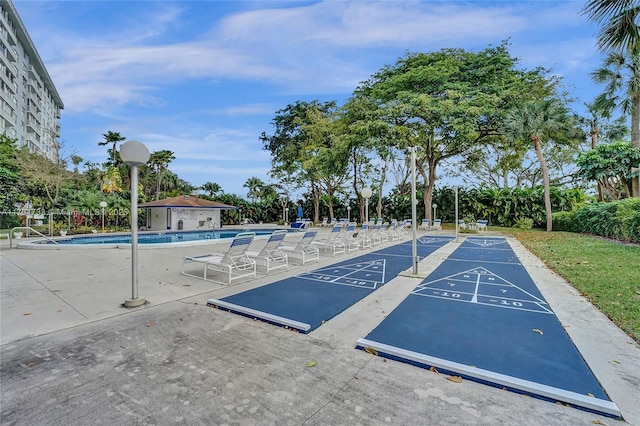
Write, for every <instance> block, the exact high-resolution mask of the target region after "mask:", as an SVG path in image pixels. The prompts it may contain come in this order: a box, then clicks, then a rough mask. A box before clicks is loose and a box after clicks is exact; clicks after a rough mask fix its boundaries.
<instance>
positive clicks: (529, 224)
mask: <svg viewBox="0 0 640 426" xmlns="http://www.w3.org/2000/svg"><path fill="white" fill-rule="evenodd" d="M515 227H516V228H519V229H524V230H528V229H531V228H533V219H530V218H528V217H521V218H520V219H518V220H517V221H516V224H515Z"/></svg>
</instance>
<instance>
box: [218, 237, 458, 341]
mask: <svg viewBox="0 0 640 426" xmlns="http://www.w3.org/2000/svg"><path fill="white" fill-rule="evenodd" d="M449 241H451V238H443V237H432V238H424V237H423V238H421V239H420V240H418V245H417V248H418V256H419V257H421V258H423V257H426V256H428V255H429V254H431V253H433V252H434V251H435V250H437V249H438V248H440V247H442V246H444V245H445V244H446V243H448V242H449ZM412 260H413V257H412V243H411V242H404V243H400V244H396V245H394V246H390V247H386V248H384V249H381V250H378V251H375V252H371V253H368V254H363V255H361V256H357V257H354V258H352V259H348V260H344V261H341V262H339V263H336V264H332V265H329V266H325V267H322V268H318V269H315V270H312V271H310V272H304V273H301V274H299V275H296V276H294V277H291V278H286V279H283V280H281V281H277V282H274V283H272V284H268V285H265V286H262V287H258V288H255V289H252V290H248V291H245V292H242V293H238V294H235V295H233V296H229V297H225V298H222V299H209V301H208V303H207V304H208V305H210V306H214V307H218V308H221V309H227V310H230V311H232V312H236V313H239V314H243V315H247V316H250V317H253V318H258V319H262V320H265V321H269V322H272V323H274V324H277V325H282V326H287V327H290V328H293V329H297V330H300V331H302V332H305V333H307V332H310V331H312V330H314V329H316V328H318V327H319V326H320V325H322V323H323V322H324V321H328V320H330V319H331V318H333V317H334V316H336V315H338V314H339V313H341V312H342V311H344V310H345V309H347V308H349V307H350V306H352V305H353V304H355V303H356V302H358V301H359V300H361V299H363V298H364V297H366V296H368V295H369V294H371V293H373V292H374V291H376V290H377V289H378V288H380V287H381V286H383V285H384V284H386V283H387V282H389V281H390V280H392V279H393V278H395V277H396V276H397V275H398V274H399V273H400V272H402V271H404V270H406V269H408V268H410V267H411V265H412Z"/></svg>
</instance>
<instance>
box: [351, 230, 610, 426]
mask: <svg viewBox="0 0 640 426" xmlns="http://www.w3.org/2000/svg"><path fill="white" fill-rule="evenodd" d="M358 347H359V348H361V349H363V348H372V349H375V350H376V351H378V353H379V354H380V355H383V356H388V357H389V358H393V359H398V360H400V361H404V362H409V363H412V364H416V365H419V366H422V367H426V368H430V367H436V368H437V369H439V370H440V371H441V372H447V373H449V374H455V375H459V376H463V377H466V378H469V379H473V380H477V381H481V382H484V383H488V384H492V385H495V386H500V387H505V388H507V389H510V390H513V391H517V392H523V393H527V394H530V395H533V396H537V397H541V398H544V399H549V400H552V401H560V402H564V403H568V404H571V405H574V406H576V407H579V408H583V409H587V410H592V411H595V412H598V413H601V414H605V415H608V416H612V417H616V418H620V417H621V414H620V411H619V409H618V407H617V406H616V404H614V403H613V402H612V401H611V400H610V398H609V397H608V396H607V394H606V392H605V390H604V389H603V388H602V386H601V385H600V383H599V381H598V379H597V378H596V377H595V375H594V374H593V372H592V371H591V369H590V368H589V366H588V365H587V363H586V362H585V360H584V358H583V357H582V355H581V354H580V352H579V351H578V349H577V348H576V347H575V345H574V344H573V341H572V340H571V338H570V337H569V335H568V334H567V333H566V331H565V330H564V328H563V327H562V324H561V323H560V322H559V320H558V319H557V317H556V316H555V314H554V313H553V310H552V309H551V307H550V306H549V305H548V303H547V302H546V300H545V299H544V297H543V296H542V294H541V293H540V291H539V290H538V288H537V287H536V285H535V283H534V282H533V280H532V279H531V277H530V276H529V274H528V273H527V271H526V269H525V268H524V267H523V266H522V265H521V264H520V262H519V260H518V258H517V256H516V254H515V253H514V252H513V250H512V249H511V247H510V246H509V245H508V243H507V241H506V240H505V239H500V238H492V239H488V238H487V239H482V238H468V239H467V240H466V241H465V242H464V243H462V244H461V245H460V247H459V248H458V249H456V250H455V251H454V252H453V253H452V254H451V255H450V256H449V257H448V258H447V259H446V260H445V261H444V262H443V263H442V264H441V265H440V266H438V267H437V268H436V269H435V270H434V271H433V273H431V274H430V275H429V276H428V277H427V278H426V279H425V280H424V281H423V282H422V283H420V284H419V285H418V286H417V287H416V288H415V289H414V290H413V292H412V293H411V294H410V295H409V296H408V297H407V298H406V299H405V300H404V301H403V302H402V303H401V304H400V305H399V306H398V307H397V308H396V309H395V310H394V311H393V312H391V313H390V314H389V315H388V316H387V317H386V318H385V319H384V321H382V322H381V323H380V324H379V325H378V326H377V327H376V328H375V329H374V330H373V331H372V332H371V333H370V334H369V335H367V336H366V337H365V338H364V339H359V340H358Z"/></svg>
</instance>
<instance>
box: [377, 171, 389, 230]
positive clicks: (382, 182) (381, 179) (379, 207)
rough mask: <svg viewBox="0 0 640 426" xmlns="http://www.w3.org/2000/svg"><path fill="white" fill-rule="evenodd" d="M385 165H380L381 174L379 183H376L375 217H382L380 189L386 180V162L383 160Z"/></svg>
mask: <svg viewBox="0 0 640 426" xmlns="http://www.w3.org/2000/svg"><path fill="white" fill-rule="evenodd" d="M384 164H385V165H384V166H383V167H382V175H381V176H380V185H378V203H377V205H376V213H377V217H378V218H381V217H382V189H383V186H384V182H385V181H386V180H387V163H386V161H385V163H384Z"/></svg>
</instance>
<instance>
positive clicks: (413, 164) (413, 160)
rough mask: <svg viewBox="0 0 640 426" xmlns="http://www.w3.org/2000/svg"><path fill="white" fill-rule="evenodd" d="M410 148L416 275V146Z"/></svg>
mask: <svg viewBox="0 0 640 426" xmlns="http://www.w3.org/2000/svg"><path fill="white" fill-rule="evenodd" d="M409 149H410V150H411V231H412V246H411V248H412V254H413V275H418V236H417V232H416V216H417V213H416V204H418V202H417V200H416V149H417V147H415V146H411V147H409Z"/></svg>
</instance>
